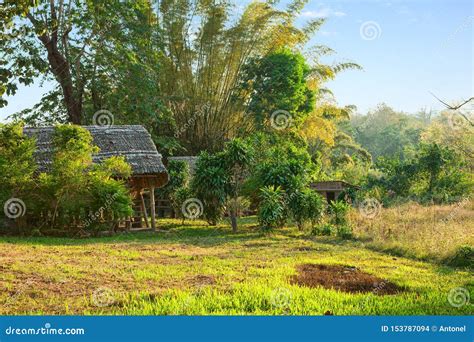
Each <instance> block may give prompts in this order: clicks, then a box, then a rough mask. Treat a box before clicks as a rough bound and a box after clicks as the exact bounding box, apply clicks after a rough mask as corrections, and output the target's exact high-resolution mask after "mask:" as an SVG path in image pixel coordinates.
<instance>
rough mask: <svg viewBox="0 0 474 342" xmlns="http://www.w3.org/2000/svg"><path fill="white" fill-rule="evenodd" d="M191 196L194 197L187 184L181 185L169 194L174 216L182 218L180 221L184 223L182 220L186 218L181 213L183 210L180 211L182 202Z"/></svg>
mask: <svg viewBox="0 0 474 342" xmlns="http://www.w3.org/2000/svg"><path fill="white" fill-rule="evenodd" d="M193 197H194V195H193V192H192V191H191V189H190V188H189V186H182V187H180V188H178V189H176V190H175V191H174V192H173V193H171V194H170V201H171V206H172V207H173V210H174V212H175V214H176V216H178V217H180V218H181V219H182V223H184V220H185V219H186V217H185V216H184V215H183V212H182V206H183V203H184V202H185V201H186V200H187V199H190V198H193Z"/></svg>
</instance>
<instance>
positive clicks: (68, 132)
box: [0, 125, 132, 235]
mask: <svg viewBox="0 0 474 342" xmlns="http://www.w3.org/2000/svg"><path fill="white" fill-rule="evenodd" d="M12 127H15V128H14V133H15V134H14V137H13V136H12V135H11V133H12V132H10V128H6V129H5V127H1V129H0V131H1V133H0V134H2V135H3V134H5V133H8V132H10V133H8V134H10V136H12V137H13V138H12V141H15V143H13V144H9V143H7V142H8V139H7V140H3V139H2V143H1V145H0V146H1V148H0V164H1V166H0V167H3V166H4V165H5V162H8V160H9V159H8V158H7V157H6V156H8V155H9V154H11V153H19V151H18V147H20V146H21V147H22V150H23V152H22V153H19V155H18V160H20V161H22V168H23V170H24V171H25V175H24V176H23V177H22V178H15V177H13V178H12V179H13V180H17V184H14V183H13V182H12V181H9V182H7V181H5V180H4V179H0V182H1V184H0V185H1V187H0V188H2V189H4V188H10V189H11V191H12V194H13V195H17V197H19V196H21V199H23V200H24V202H25V204H26V208H27V210H26V214H25V216H24V217H23V218H22V220H23V221H25V222H21V221H20V220H19V219H17V220H16V221H15V223H16V225H17V227H21V226H26V227H28V228H29V229H30V230H31V231H34V232H35V234H36V235H41V234H43V232H48V233H51V234H55V235H58V234H59V233H61V234H62V233H64V232H67V233H75V232H77V230H76V229H79V227H81V228H82V230H85V231H87V232H88V233H91V234H95V233H96V232H98V231H99V230H103V229H111V228H113V225H114V222H116V221H117V220H118V219H121V218H124V217H127V216H130V215H131V214H132V207H131V204H132V200H131V198H130V194H129V191H128V189H127V187H126V185H125V182H124V180H123V179H125V178H128V177H129V176H130V173H131V167H130V165H128V164H127V163H126V162H125V159H124V158H123V157H112V158H109V159H107V160H104V161H103V162H102V163H101V164H99V165H94V164H93V163H92V155H93V154H94V153H96V152H97V151H98V148H97V147H95V146H93V145H92V136H91V134H90V132H89V131H87V130H86V129H85V128H83V127H80V126H75V125H60V126H56V127H55V131H54V133H53V148H54V152H53V153H54V155H53V160H52V165H51V169H50V170H49V171H48V173H41V174H39V175H38V176H35V177H33V176H32V171H29V172H26V171H27V170H28V169H30V170H34V167H33V166H32V165H31V164H33V165H34V162H33V161H32V157H31V156H32V149H31V143H30V142H29V140H27V139H26V138H24V137H23V131H22V127H21V126H18V127H17V126H12ZM7 145H8V146H7ZM33 150H34V149H33ZM12 165H15V164H14V163H13V164H12ZM0 171H1V170H0ZM10 172H11V171H10ZM26 175H28V177H26ZM15 182H16V181H15ZM32 184H34V186H32ZM20 193H21V195H19V194H20Z"/></svg>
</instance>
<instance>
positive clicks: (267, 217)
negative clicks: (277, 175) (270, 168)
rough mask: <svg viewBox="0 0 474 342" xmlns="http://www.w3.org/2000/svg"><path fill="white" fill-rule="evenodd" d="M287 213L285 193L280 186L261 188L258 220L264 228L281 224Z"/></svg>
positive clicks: (272, 227) (269, 228) (271, 227)
mask: <svg viewBox="0 0 474 342" xmlns="http://www.w3.org/2000/svg"><path fill="white" fill-rule="evenodd" d="M284 214H285V193H284V191H283V190H282V189H281V188H280V187H274V186H266V187H263V188H262V189H261V190H260V206H259V208H258V222H259V224H260V227H261V228H262V229H264V230H271V229H274V228H276V227H278V226H281V224H282V222H284V219H285V217H284Z"/></svg>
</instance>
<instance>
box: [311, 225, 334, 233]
mask: <svg viewBox="0 0 474 342" xmlns="http://www.w3.org/2000/svg"><path fill="white" fill-rule="evenodd" d="M334 231H335V227H334V226H333V225H332V224H330V223H326V224H323V225H318V226H313V229H312V230H311V234H312V235H322V236H330V235H332V234H333V232H334Z"/></svg>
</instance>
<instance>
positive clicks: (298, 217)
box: [288, 189, 324, 230]
mask: <svg viewBox="0 0 474 342" xmlns="http://www.w3.org/2000/svg"><path fill="white" fill-rule="evenodd" d="M288 206H289V208H290V212H291V215H292V217H293V219H294V220H295V222H296V225H297V226H298V229H300V230H301V229H302V228H303V225H304V224H305V223H306V222H308V221H309V222H311V225H312V226H313V227H314V226H315V225H316V224H317V223H318V221H319V220H320V219H321V217H322V216H323V211H324V201H323V198H322V197H321V195H319V194H318V193H317V192H316V191H314V190H311V189H303V190H302V191H297V192H294V193H293V194H291V195H290V196H288Z"/></svg>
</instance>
